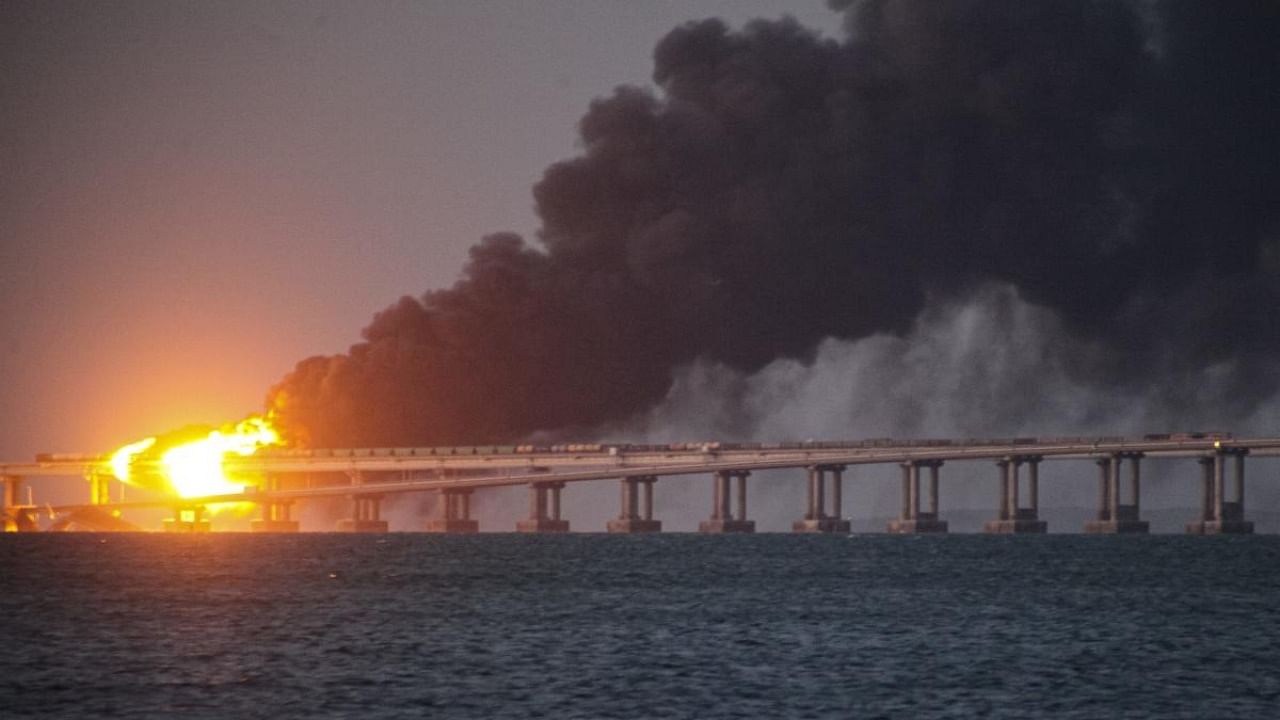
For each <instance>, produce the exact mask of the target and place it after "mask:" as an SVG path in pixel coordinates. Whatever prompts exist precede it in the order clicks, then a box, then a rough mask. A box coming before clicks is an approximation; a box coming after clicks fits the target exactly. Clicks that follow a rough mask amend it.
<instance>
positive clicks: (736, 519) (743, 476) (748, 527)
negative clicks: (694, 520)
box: [698, 470, 756, 533]
mask: <svg viewBox="0 0 1280 720" xmlns="http://www.w3.org/2000/svg"><path fill="white" fill-rule="evenodd" d="M750 474H751V473H749V472H747V471H745V470H742V471H734V470H725V471H722V472H718V473H716V474H715V475H713V476H712V490H713V493H712V501H711V518H710V519H709V520H703V521H702V522H700V523H698V532H704V533H753V532H755V531H756V523H755V521H754V520H748V519H747V476H748V475H750ZM735 482H736V484H737V486H738V496H737V500H738V502H737V513H736V515H735V514H734V512H733V511H732V509H731V508H732V506H733V502H732V501H733V486H734V484H735Z"/></svg>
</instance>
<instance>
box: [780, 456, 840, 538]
mask: <svg viewBox="0 0 1280 720" xmlns="http://www.w3.org/2000/svg"><path fill="white" fill-rule="evenodd" d="M807 470H808V474H809V493H808V504H807V505H806V508H807V509H806V510H805V514H804V519H803V520H797V521H795V522H794V523H792V524H791V530H792V532H798V533H848V532H849V521H848V520H845V519H844V518H843V517H841V515H842V514H843V508H842V507H841V503H842V502H843V495H844V488H843V484H844V471H845V466H843V465H811V466H809V467H808V468H807ZM828 472H829V473H831V513H830V514H828V513H827V492H826V487H827V485H826V473H828Z"/></svg>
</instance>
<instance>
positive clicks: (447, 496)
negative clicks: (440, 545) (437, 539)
mask: <svg viewBox="0 0 1280 720" xmlns="http://www.w3.org/2000/svg"><path fill="white" fill-rule="evenodd" d="M472 492H473V491H472V490H471V488H445V489H443V490H441V491H440V503H439V508H440V514H439V515H438V516H437V517H434V518H432V519H431V520H430V521H429V522H428V523H427V532H432V533H445V534H449V535H469V534H471V533H477V532H480V522H479V521H477V520H472V519H471V493H472Z"/></svg>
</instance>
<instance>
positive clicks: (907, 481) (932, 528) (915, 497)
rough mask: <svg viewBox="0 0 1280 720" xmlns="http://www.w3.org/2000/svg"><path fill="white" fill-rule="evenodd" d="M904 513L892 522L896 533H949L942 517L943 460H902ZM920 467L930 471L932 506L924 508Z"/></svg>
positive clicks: (892, 531)
mask: <svg viewBox="0 0 1280 720" xmlns="http://www.w3.org/2000/svg"><path fill="white" fill-rule="evenodd" d="M901 467H902V512H901V514H900V515H899V516H898V518H897V519H895V520H890V521H889V532H890V533H892V534H894V535H915V534H922V533H945V532H947V521H945V520H941V519H939V518H938V470H939V468H941V467H942V461H941V460H912V461H909V462H904V463H902V466H901ZM920 468H927V469H928V470H929V509H928V510H926V511H921V510H920Z"/></svg>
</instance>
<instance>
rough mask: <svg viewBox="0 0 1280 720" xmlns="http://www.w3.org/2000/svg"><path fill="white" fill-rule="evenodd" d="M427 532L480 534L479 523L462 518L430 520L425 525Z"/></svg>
mask: <svg viewBox="0 0 1280 720" xmlns="http://www.w3.org/2000/svg"><path fill="white" fill-rule="evenodd" d="M427 532H432V533H448V534H450V535H471V534H473V533H478V532H480V521H479V520H468V519H462V518H432V519H431V521H430V522H428V523H427Z"/></svg>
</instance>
